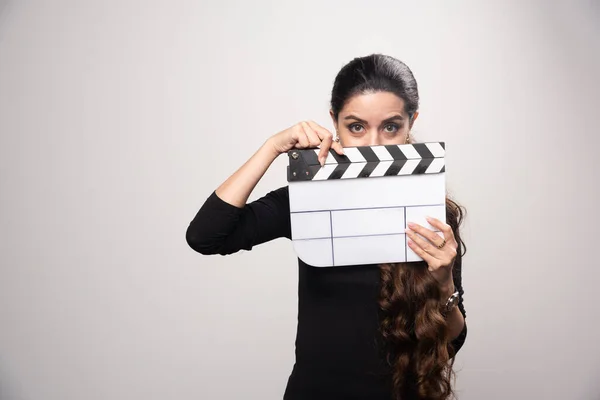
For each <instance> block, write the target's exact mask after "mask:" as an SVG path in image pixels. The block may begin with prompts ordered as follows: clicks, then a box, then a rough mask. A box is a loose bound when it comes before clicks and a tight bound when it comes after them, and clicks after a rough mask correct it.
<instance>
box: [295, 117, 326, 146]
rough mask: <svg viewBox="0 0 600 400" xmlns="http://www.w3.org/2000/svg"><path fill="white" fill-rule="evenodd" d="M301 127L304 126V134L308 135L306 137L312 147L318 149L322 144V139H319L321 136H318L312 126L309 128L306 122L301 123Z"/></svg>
mask: <svg viewBox="0 0 600 400" xmlns="http://www.w3.org/2000/svg"><path fill="white" fill-rule="evenodd" d="M300 125H301V126H302V129H303V130H304V133H306V137H307V138H308V141H309V143H310V147H318V146H319V145H320V144H321V138H320V137H319V135H317V132H315V131H314V130H313V129H312V128H311V127H310V126H308V124H307V123H306V122H301V123H300Z"/></svg>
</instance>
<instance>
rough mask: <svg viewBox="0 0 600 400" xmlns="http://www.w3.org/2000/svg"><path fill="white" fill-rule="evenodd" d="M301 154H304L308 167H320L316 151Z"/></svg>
mask: <svg viewBox="0 0 600 400" xmlns="http://www.w3.org/2000/svg"><path fill="white" fill-rule="evenodd" d="M300 154H302V157H303V158H304V161H305V162H306V164H307V165H318V164H319V158H318V156H317V153H316V152H315V151H313V150H310V151H303V152H302V153H300Z"/></svg>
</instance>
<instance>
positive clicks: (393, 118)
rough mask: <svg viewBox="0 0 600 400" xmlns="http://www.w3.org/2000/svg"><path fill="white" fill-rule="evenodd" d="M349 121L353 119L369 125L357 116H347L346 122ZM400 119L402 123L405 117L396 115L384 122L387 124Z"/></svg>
mask: <svg viewBox="0 0 600 400" xmlns="http://www.w3.org/2000/svg"><path fill="white" fill-rule="evenodd" d="M347 119H353V120H356V121H358V122H361V123H363V124H368V123H367V121H365V120H363V119H360V118H358V117H357V116H356V115H352V114H350V115H346V116H345V117H344V120H347ZM398 119H399V120H401V121H403V120H404V117H402V115H400V114H396V115H392V116H391V117H389V118H386V119H385V120H384V121H383V122H384V123H385V122H389V121H394V120H398Z"/></svg>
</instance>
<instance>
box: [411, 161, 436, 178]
mask: <svg viewBox="0 0 600 400" xmlns="http://www.w3.org/2000/svg"><path fill="white" fill-rule="evenodd" d="M433 160H434V159H433V158H424V159H422V160H421V161H419V165H417V168H415V170H414V171H413V175H415V174H424V173H425V172H426V171H427V168H429V166H430V165H431V163H432V162H433Z"/></svg>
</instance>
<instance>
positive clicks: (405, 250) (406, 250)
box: [404, 207, 408, 262]
mask: <svg viewBox="0 0 600 400" xmlns="http://www.w3.org/2000/svg"><path fill="white" fill-rule="evenodd" d="M407 228H408V222H407V221H406V207H404V229H407ZM407 240H408V238H407V237H406V236H405V237H404V262H406V260H407V259H408V249H407V248H406V247H407V246H408V243H407Z"/></svg>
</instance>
